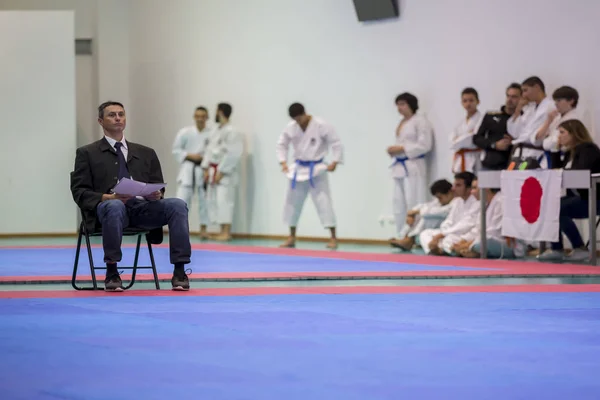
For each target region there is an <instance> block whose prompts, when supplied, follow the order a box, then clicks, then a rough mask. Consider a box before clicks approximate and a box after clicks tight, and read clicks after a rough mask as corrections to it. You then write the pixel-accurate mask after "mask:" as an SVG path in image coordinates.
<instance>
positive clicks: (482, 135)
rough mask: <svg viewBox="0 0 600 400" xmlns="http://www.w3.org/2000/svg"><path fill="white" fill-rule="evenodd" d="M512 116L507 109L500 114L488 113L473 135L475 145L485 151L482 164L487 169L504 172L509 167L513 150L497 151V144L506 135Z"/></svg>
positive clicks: (503, 108)
mask: <svg viewBox="0 0 600 400" xmlns="http://www.w3.org/2000/svg"><path fill="white" fill-rule="evenodd" d="M510 116H511V115H510V114H508V113H506V110H505V107H502V109H501V111H500V112H494V111H491V112H488V113H487V114H486V115H485V116H484V117H483V120H482V121H481V125H480V126H479V130H478V131H477V133H476V134H475V135H473V144H474V145H475V146H477V147H479V148H480V149H482V150H485V158H484V159H483V161H482V162H481V165H483V166H484V167H485V168H488V169H492V170H502V169H506V168H507V167H508V163H509V160H510V153H511V148H509V149H507V150H497V149H496V142H497V141H498V140H500V139H502V138H503V137H504V135H505V134H506V123H507V121H508V119H509V118H510Z"/></svg>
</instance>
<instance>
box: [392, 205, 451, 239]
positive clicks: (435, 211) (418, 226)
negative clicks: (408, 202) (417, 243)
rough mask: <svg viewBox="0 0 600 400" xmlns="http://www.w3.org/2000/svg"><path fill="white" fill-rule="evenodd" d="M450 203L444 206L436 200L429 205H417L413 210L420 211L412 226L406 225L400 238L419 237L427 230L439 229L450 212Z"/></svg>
mask: <svg viewBox="0 0 600 400" xmlns="http://www.w3.org/2000/svg"><path fill="white" fill-rule="evenodd" d="M450 208H451V205H450V203H448V204H446V205H445V206H443V205H442V204H441V203H440V201H439V200H438V199H437V198H436V199H433V200H432V201H430V202H429V203H421V204H417V205H416V206H415V207H413V208H412V209H411V211H412V210H419V213H418V214H417V215H416V217H415V222H414V223H413V225H412V226H410V225H408V224H404V227H403V228H402V231H401V232H400V235H399V236H398V237H399V238H401V239H402V238H405V237H415V236H419V234H420V233H421V232H423V231H424V230H425V229H435V228H439V227H440V225H441V223H442V222H443V221H444V220H445V219H446V217H447V216H448V213H449V212H450Z"/></svg>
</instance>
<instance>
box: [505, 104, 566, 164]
mask: <svg viewBox="0 0 600 400" xmlns="http://www.w3.org/2000/svg"><path fill="white" fill-rule="evenodd" d="M555 109H556V106H555V104H554V101H553V100H552V99H551V98H549V97H546V98H544V100H542V102H541V103H540V104H539V105H538V104H535V103H529V104H527V105H526V106H525V107H523V110H522V111H523V114H522V115H520V116H519V117H518V118H517V119H516V121H513V118H512V117H510V118H509V120H508V122H507V123H506V130H507V131H508V133H509V134H510V135H511V136H512V137H513V138H515V140H513V145H515V146H516V145H518V144H519V143H523V144H528V145H533V146H539V147H542V141H541V140H537V139H536V135H537V132H538V130H539V129H540V127H541V126H542V125H543V124H544V121H546V119H547V118H548V113H550V112H551V111H553V110H555ZM518 155H519V150H516V153H515V156H518ZM543 155H544V152H543V150H536V149H525V148H524V149H523V152H522V153H521V157H522V158H523V159H524V158H527V157H533V158H536V159H538V160H539V162H540V165H541V166H542V168H547V166H548V164H547V162H546V160H545V157H543Z"/></svg>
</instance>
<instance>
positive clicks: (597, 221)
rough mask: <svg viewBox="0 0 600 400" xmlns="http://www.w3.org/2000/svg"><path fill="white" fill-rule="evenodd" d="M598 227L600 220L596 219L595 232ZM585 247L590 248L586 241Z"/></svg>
mask: <svg viewBox="0 0 600 400" xmlns="http://www.w3.org/2000/svg"><path fill="white" fill-rule="evenodd" d="M598 225H600V218H598V219H597V220H596V230H598ZM585 247H590V241H589V239H588V241H587V243H586V244H585Z"/></svg>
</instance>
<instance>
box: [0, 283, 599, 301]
mask: <svg viewBox="0 0 600 400" xmlns="http://www.w3.org/2000/svg"><path fill="white" fill-rule="evenodd" d="M597 292H600V285H568V284H567V285H494V286H402V287H398V286H389V287H381V286H346V287H305V288H300V287H281V288H278V287H253V288H218V289H215V288H213V289H191V290H190V291H189V292H174V291H171V290H129V291H126V292H122V293H106V292H104V291H84V292H79V291H74V290H28V291H24V290H23V291H20V290H18V291H0V298H1V299H33V298H63V299H65V298H89V297H117V298H118V297H123V296H125V297H174V296H182V297H215V296H273V295H296V294H321V295H336V294H337V295H342V294H433V293H446V294H459V293H597Z"/></svg>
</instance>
